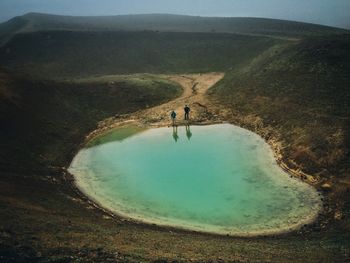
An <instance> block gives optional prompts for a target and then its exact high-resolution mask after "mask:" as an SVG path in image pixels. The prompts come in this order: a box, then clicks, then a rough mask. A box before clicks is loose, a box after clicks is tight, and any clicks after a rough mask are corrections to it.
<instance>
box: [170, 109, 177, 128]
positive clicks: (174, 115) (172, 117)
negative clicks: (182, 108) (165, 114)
mask: <svg viewBox="0 0 350 263" xmlns="http://www.w3.org/2000/svg"><path fill="white" fill-rule="evenodd" d="M170 117H171V120H172V122H173V126H175V120H176V112H175V111H172V112H171V113H170Z"/></svg>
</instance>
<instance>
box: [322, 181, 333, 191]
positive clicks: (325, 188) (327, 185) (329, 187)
mask: <svg viewBox="0 0 350 263" xmlns="http://www.w3.org/2000/svg"><path fill="white" fill-rule="evenodd" d="M321 188H322V189H323V190H331V188H332V186H331V185H330V184H329V183H324V184H323V185H321Z"/></svg>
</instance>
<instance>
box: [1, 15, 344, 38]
mask: <svg viewBox="0 0 350 263" xmlns="http://www.w3.org/2000/svg"><path fill="white" fill-rule="evenodd" d="M57 30H63V31H121V30H123V31H143V30H152V31H163V32H212V33H217V32H220V33H239V34H256V35H271V36H282V37H300V36H307V35H324V34H337V33H345V32H348V31H346V30H343V29H336V28H332V27H327V26H320V25H315V24H308V23H300V22H293V21H285V20H277V19H266V18H229V17H226V18H225V17H198V16H182V15H167V14H153V15H152V14H150V15H119V16H102V17H99V16H91V17H73V16H59V15H49V14H40V13H29V14H26V15H23V16H19V17H15V18H13V19H11V20H9V21H8V22H6V23H3V24H0V44H1V43H4V42H6V41H7V40H8V39H10V38H11V37H12V36H13V35H14V34H16V33H21V32H22V33H23V32H36V31H57Z"/></svg>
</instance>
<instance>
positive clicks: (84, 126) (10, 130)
mask: <svg viewBox="0 0 350 263" xmlns="http://www.w3.org/2000/svg"><path fill="white" fill-rule="evenodd" d="M180 93H181V88H180V87H179V86H178V85H177V84H174V83H172V82H169V81H166V80H163V79H160V78H157V77H154V76H150V75H139V76H125V77H118V78H116V79H115V80H114V81H99V82H89V81H85V82H84V83H82V82H81V83H76V82H53V81H34V80H27V79H24V78H22V77H18V76H17V75H12V74H10V73H9V72H7V71H4V70H1V71H0V122H1V130H0V144H1V148H2V150H1V153H0V160H1V162H0V170H1V172H4V171H12V170H18V169H23V171H25V173H27V172H29V171H30V170H31V167H32V168H33V169H39V167H42V168H43V169H46V168H47V167H48V166H62V165H63V163H66V162H67V160H70V158H71V154H72V149H75V147H76V144H77V142H79V141H83V140H84V135H85V134H87V133H88V132H90V131H91V130H93V129H94V128H95V127H96V125H97V123H98V121H100V120H103V119H104V118H107V117H110V116H113V115H114V114H123V113H128V112H133V111H136V110H138V109H141V108H146V107H149V106H152V105H156V104H159V103H161V102H163V101H166V100H169V99H171V98H173V97H175V96H178V95H180ZM106 95H107V96H106ZM18 163H20V164H21V165H20V166H18V165H17V164H18Z"/></svg>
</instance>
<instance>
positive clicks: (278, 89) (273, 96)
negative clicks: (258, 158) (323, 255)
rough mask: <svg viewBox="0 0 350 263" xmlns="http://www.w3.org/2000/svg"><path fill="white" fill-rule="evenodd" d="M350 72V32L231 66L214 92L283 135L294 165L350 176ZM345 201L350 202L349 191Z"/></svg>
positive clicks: (269, 131) (235, 114)
mask: <svg viewBox="0 0 350 263" xmlns="http://www.w3.org/2000/svg"><path fill="white" fill-rule="evenodd" d="M349 76H350V36H349V35H344V36H339V37H331V38H327V37H326V38H308V39H305V40H303V41H301V42H300V43H296V44H293V45H291V46H289V47H287V48H284V49H282V50H281V49H278V48H277V50H276V49H273V50H271V49H270V50H268V51H266V52H265V53H264V54H262V55H260V56H258V57H257V58H255V59H254V60H252V61H251V63H250V64H249V65H247V66H245V67H242V68H240V69H237V70H232V71H230V72H228V73H227V74H226V77H225V79H224V80H222V81H221V82H220V83H219V84H218V85H217V86H216V87H215V88H213V89H212V90H210V94H211V95H213V96H215V97H216V98H217V99H219V101H221V102H222V103H224V104H225V105H226V106H227V107H229V108H231V110H232V116H231V118H232V120H234V122H236V123H239V124H240V125H243V126H246V127H249V128H250V129H253V130H256V131H257V132H259V133H260V134H262V135H263V136H264V137H265V138H270V137H277V138H278V140H280V141H282V143H283V145H282V149H283V156H286V157H287V158H285V159H286V161H287V164H288V166H289V167H292V168H295V169H301V170H303V171H306V172H308V173H310V174H312V175H314V176H315V178H317V179H318V180H320V181H321V182H322V181H323V182H324V181H332V180H334V183H335V181H336V180H343V179H345V178H346V182H349V178H347V177H348V175H349V173H350V166H349V164H350V118H349V112H350V89H349V87H350V78H349ZM332 184H333V183H332ZM339 187H340V188H342V186H339ZM345 189H346V188H345ZM343 190H344V189H342V191H343ZM338 194H339V193H338ZM340 195H341V194H340ZM342 202H345V203H346V206H349V204H350V202H349V196H347V198H345V199H343V201H342ZM343 205H345V204H343ZM343 209H344V207H343ZM343 213H344V216H345V214H346V216H347V217H348V216H349V215H350V214H349V209H348V208H347V209H344V210H343Z"/></svg>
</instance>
